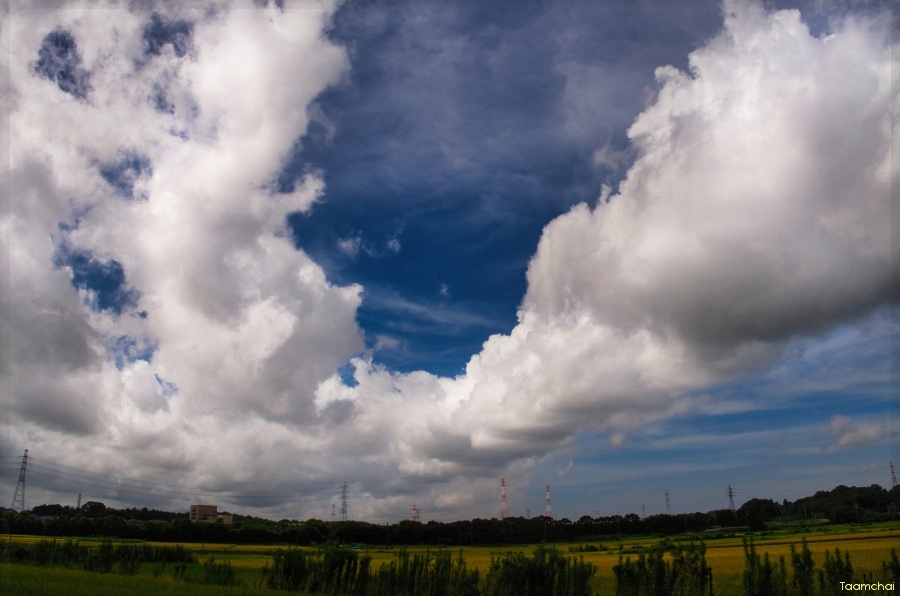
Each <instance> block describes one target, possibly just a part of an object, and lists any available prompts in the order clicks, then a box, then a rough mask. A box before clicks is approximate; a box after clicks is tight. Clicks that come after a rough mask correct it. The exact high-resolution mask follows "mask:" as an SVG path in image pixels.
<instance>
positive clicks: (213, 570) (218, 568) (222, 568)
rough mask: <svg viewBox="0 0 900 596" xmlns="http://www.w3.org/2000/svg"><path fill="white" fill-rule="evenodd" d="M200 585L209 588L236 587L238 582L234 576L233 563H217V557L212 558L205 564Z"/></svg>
mask: <svg viewBox="0 0 900 596" xmlns="http://www.w3.org/2000/svg"><path fill="white" fill-rule="evenodd" d="M200 583H201V584H205V585H208V586H236V585H238V580H237V578H236V577H235V576H234V569H233V568H232V567H231V563H229V562H228V561H225V562H224V563H216V559H215V557H210V558H208V559H207V560H206V562H205V563H203V575H202V576H201V577H200Z"/></svg>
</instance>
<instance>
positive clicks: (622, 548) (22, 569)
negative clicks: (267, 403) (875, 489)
mask: <svg viewBox="0 0 900 596" xmlns="http://www.w3.org/2000/svg"><path fill="white" fill-rule="evenodd" d="M42 538H43V537H34V536H15V535H14V536H12V537H11V539H12V540H13V541H14V542H21V543H33V542H36V541H38V540H40V539H42ZM741 538H742V537H741V536H731V537H725V538H707V539H706V541H705V543H706V548H707V550H706V559H707V563H708V565H709V566H710V567H712V570H713V585H714V593H715V594H716V596H742V595H743V590H742V580H741V575H742V572H743V571H744V563H745V558H744V551H743V545H742V541H741ZM803 538H806V539H807V541H808V544H809V548H810V550H811V551H812V555H813V560H814V562H815V565H816V568H821V567H822V565H823V563H824V559H825V551H826V550H828V551H831V552H832V553H833V552H834V550H835V549H836V548H840V550H841V552H849V553H850V556H851V557H852V563H853V569H854V575H857V576H859V577H862V576H863V574H867V573H872V574H873V575H875V576H878V575H879V574H880V573H881V563H882V561H885V560H886V559H887V558H888V557H889V555H890V551H891V548H896V547H897V545H898V544H900V523H886V524H876V525H870V526H844V527H835V526H831V527H828V528H819V529H818V531H813V532H809V531H805V530H804V531H797V530H789V529H786V530H784V531H781V532H770V533H764V534H756V535H754V540H755V542H756V548H757V551H758V552H759V553H760V554H762V553H766V552H768V553H769V555H770V557H772V558H773V559H774V560H777V559H778V557H779V556H782V555H784V556H785V557H786V558H789V553H790V545H791V544H794V545H799V543H800V541H801V540H802V539H803ZM8 539H9V538H8V537H6V536H3V537H2V538H0V540H4V541H5V540H8ZM669 540H671V541H672V542H678V537H673V538H670V539H669ZM659 541H660V539H658V538H653V537H644V538H627V539H624V538H623V539H622V540H607V541H599V542H584V543H571V544H565V543H564V544H555V545H553V546H555V547H556V548H558V549H560V550H561V551H562V552H563V554H564V555H566V556H571V557H575V558H582V557H583V560H584V561H586V562H590V563H592V564H593V565H595V566H596V569H597V573H596V575H595V576H594V577H593V579H592V580H591V586H592V588H593V590H594V591H595V593H597V594H612V593H614V590H615V576H614V573H613V567H614V566H615V565H616V564H618V562H619V557H620V556H621V557H623V558H629V557H630V558H631V559H632V560H634V559H636V558H637V557H638V555H639V554H640V553H642V552H646V551H647V550H648V549H649V548H650V547H651V546H653V545H655V544H657V543H658V542H659ZM79 542H80V543H81V544H82V545H90V544H97V545H99V544H100V540H99V539H79ZM150 544H153V545H156V544H158V543H150ZM182 546H184V547H186V548H188V549H190V550H192V551H193V552H194V553H195V555H196V558H197V560H198V563H195V564H192V565H188V568H187V570H186V571H185V572H184V574H183V576H181V577H179V578H177V579H176V578H175V577H173V573H172V570H171V568H170V567H169V568H166V569H165V571H164V572H163V573H159V569H156V570H155V571H156V573H155V574H154V569H153V568H152V566H151V565H149V564H146V565H143V566H142V567H141V568H140V569H139V570H138V572H137V574H135V575H133V576H127V577H126V576H122V575H118V574H115V573H108V574H100V573H90V572H86V571H81V570H68V569H62V568H46V567H30V566H27V565H12V564H3V565H0V593H2V594H29V595H30V594H75V595H78V594H92V595H93V594H100V595H103V594H123V593H132V594H199V595H201V596H202V595H204V594H226V595H228V594H247V593H258V592H259V591H270V592H273V593H274V591H273V590H268V589H267V588H266V587H265V586H264V582H263V581H262V577H263V576H262V572H261V569H262V568H264V567H267V566H268V567H271V566H272V561H273V554H274V552H275V551H276V550H277V549H278V548H286V546H285V545H234V544H210V543H206V544H200V543H197V544H182ZM535 548H537V547H536V546H510V547H497V546H493V547H463V548H462V549H460V548H452V547H451V548H447V549H445V550H450V551H451V552H452V554H453V556H454V557H455V556H456V555H457V553H459V552H460V551H462V556H463V558H464V559H465V561H466V564H467V566H468V568H469V569H478V570H479V572H480V574H481V577H482V578H484V576H485V575H486V573H487V571H488V569H489V567H490V563H491V559H492V558H500V557H501V556H503V555H505V554H506V553H508V552H522V553H525V554H526V555H531V554H532V553H533V551H534V550H535ZM309 550H314V549H309ZM399 550H400V549H399V548H387V547H360V549H359V554H360V555H367V556H369V557H371V558H372V563H371V569H373V570H375V569H378V567H379V566H380V565H381V564H383V563H384V564H387V563H390V562H391V561H394V560H395V559H396V557H397V555H398V553H399ZM426 550H430V551H431V552H435V551H436V550H438V549H437V548H435V547H430V549H427V548H426V547H407V551H408V552H410V553H419V552H425V551H426ZM210 556H213V557H215V559H216V561H219V562H227V563H229V564H230V565H231V566H232V567H233V569H234V572H235V577H236V578H237V580H238V581H239V582H240V583H241V584H242V586H241V587H238V588H233V587H224V586H204V585H201V584H200V583H198V579H199V578H200V576H201V573H202V563H203V561H204V560H206V559H207V558H208V557H210Z"/></svg>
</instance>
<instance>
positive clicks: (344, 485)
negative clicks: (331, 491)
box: [341, 480, 347, 521]
mask: <svg viewBox="0 0 900 596" xmlns="http://www.w3.org/2000/svg"><path fill="white" fill-rule="evenodd" d="M341 521H347V481H346V480H344V481H343V482H342V483H341Z"/></svg>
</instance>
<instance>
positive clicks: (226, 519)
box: [218, 513, 234, 526]
mask: <svg viewBox="0 0 900 596" xmlns="http://www.w3.org/2000/svg"><path fill="white" fill-rule="evenodd" d="M218 521H220V522H222V523H223V524H225V525H226V526H227V525H229V524H231V522H232V521H234V516H233V515H232V514H230V513H220V514H219V518H218Z"/></svg>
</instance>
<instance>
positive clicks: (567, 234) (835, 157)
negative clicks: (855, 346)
mask: <svg viewBox="0 0 900 596" xmlns="http://www.w3.org/2000/svg"><path fill="white" fill-rule="evenodd" d="M725 13H726V20H725V29H724V30H723V32H722V33H721V34H720V35H719V36H717V37H716V38H715V39H713V40H711V41H710V42H709V43H708V44H707V45H706V46H704V47H702V48H700V49H698V50H696V51H695V52H694V53H692V54H691V56H690V65H691V69H692V70H691V72H690V73H684V72H679V71H677V70H676V69H674V68H672V67H663V68H660V69H659V70H658V71H657V76H658V79H659V82H660V85H661V87H660V90H659V93H658V96H657V98H656V101H655V102H654V103H653V104H652V105H650V106H649V107H648V108H647V109H646V110H645V111H644V112H643V113H642V114H641V116H640V117H639V118H638V119H637V120H636V121H635V123H634V125H633V126H632V127H631V129H630V132H629V134H630V136H631V138H632V141H633V143H634V144H635V146H636V148H637V150H638V151H639V156H638V159H637V161H636V162H635V164H634V166H633V167H632V168H631V169H630V171H629V172H628V175H627V178H626V179H625V180H624V181H623V183H622V184H621V186H620V188H619V190H618V192H617V193H615V194H613V195H609V194H607V193H608V191H605V194H606V196H605V197H604V199H606V198H608V199H609V201H608V202H607V201H606V200H602V201H600V202H599V203H598V204H597V205H596V206H595V207H593V208H591V207H589V206H587V205H579V206H576V207H575V208H573V209H572V210H571V211H570V212H569V213H567V214H565V215H563V216H561V217H559V218H557V219H556V220H554V221H553V222H551V223H550V224H549V225H548V226H547V227H546V228H545V230H544V233H543V236H542V238H541V241H540V244H539V246H538V250H537V254H536V255H535V257H534V258H533V260H532V262H531V264H530V267H529V270H528V282H529V285H528V292H527V294H526V296H525V298H524V300H523V303H522V307H521V310H520V312H519V323H518V325H517V327H516V328H515V329H514V330H513V331H512V332H511V333H510V334H509V335H495V336H493V337H491V338H490V339H489V340H488V341H487V342H486V343H485V344H484V347H483V350H482V351H481V352H480V353H479V354H477V355H475V356H473V358H472V359H471V360H470V362H469V363H468V366H467V367H466V372H465V375H463V376H460V377H457V378H455V379H440V378H436V377H433V376H430V375H425V374H424V373H416V375H417V377H416V382H415V383H413V385H412V386H410V382H411V381H412V376H406V375H390V376H389V375H388V373H387V371H384V370H380V369H378V370H375V371H372V370H367V369H365V368H363V367H359V368H358V369H357V375H356V378H357V381H358V382H359V385H358V386H357V387H355V388H354V389H353V390H352V391H351V393H352V394H355V395H356V396H357V397H356V398H355V399H357V400H358V401H357V404H358V407H359V416H361V417H363V418H365V417H372V418H373V419H374V418H375V417H377V415H376V412H378V411H385V410H395V409H399V410H404V411H405V410H408V409H413V410H414V411H415V412H416V415H415V418H414V419H412V420H410V419H403V420H402V421H401V420H398V421H396V422H397V425H396V427H395V432H394V433H393V436H394V437H395V438H394V439H387V438H383V439H382V440H383V441H384V443H383V444H382V448H383V449H384V450H387V451H390V452H391V453H392V457H395V458H399V461H401V464H400V465H401V466H407V467H409V468H410V469H418V468H417V466H422V464H426V465H425V468H427V469H429V470H431V471H432V472H433V473H435V474H439V475H440V474H445V475H446V476H445V477H447V478H449V477H450V475H451V474H468V475H473V476H479V475H481V474H496V469H497V468H498V467H502V466H506V465H510V464H512V463H513V462H520V463H522V462H529V461H532V458H535V457H539V456H541V455H543V454H545V453H547V452H548V451H553V450H557V449H560V448H563V447H565V446H566V445H567V444H568V443H570V442H571V441H572V440H573V439H574V437H575V436H576V435H577V433H578V432H579V431H580V430H583V429H585V428H594V429H599V430H603V431H607V432H608V433H609V436H611V437H612V441H613V442H615V443H621V441H622V440H623V433H627V432H629V431H632V430H634V429H636V428H639V427H642V426H644V425H647V424H648V423H650V422H653V421H660V420H666V419H668V418H671V417H673V416H677V415H681V414H685V413H688V412H690V411H693V410H695V409H696V408H697V407H698V402H697V400H696V399H695V398H692V397H689V396H690V394H691V393H692V392H696V391H698V390H702V389H703V388H706V387H709V386H711V385H712V384H715V383H719V382H722V381H725V380H728V379H732V378H735V377H736V376H737V375H741V374H745V373H748V372H752V371H758V370H760V368H761V367H763V366H766V365H769V364H771V363H772V362H774V361H776V360H777V359H778V358H779V357H780V356H781V353H782V350H783V349H784V347H785V346H786V345H788V344H789V343H790V342H791V341H793V340H795V339H797V338H802V337H817V336H820V335H821V334H822V333H824V332H825V331H827V330H829V329H833V328H835V327H837V326H840V325H843V324H848V323H852V322H854V321H856V320H858V319H859V318H860V317H861V316H863V315H864V314H866V313H868V312H871V311H872V310H873V309H875V308H876V307H878V306H879V305H883V304H885V303H888V302H890V300H891V299H892V298H893V296H892V294H891V291H892V290H891V288H892V287H893V286H894V285H895V284H894V282H893V280H892V278H891V271H890V261H891V257H892V252H891V251H892V249H891V243H890V231H891V230H890V208H891V205H890V184H891V179H890V176H891V174H889V169H887V168H886V167H885V164H887V163H888V160H889V156H890V145H891V138H892V127H893V126H895V125H894V124H893V123H892V121H891V102H892V99H893V98H894V97H895V96H896V94H897V89H896V86H894V83H892V81H891V46H890V42H889V32H888V31H887V29H886V27H884V26H882V25H879V24H877V23H871V22H867V21H854V20H847V21H845V22H843V23H842V24H840V26H838V27H836V29H835V32H834V34H833V35H832V36H831V37H830V38H829V39H828V40H827V41H825V40H822V39H817V38H815V37H813V36H811V35H810V34H809V32H808V30H807V28H806V27H805V25H804V24H803V23H802V21H801V20H800V17H799V14H798V13H797V12H793V11H782V12H775V13H769V12H766V11H764V10H763V9H762V8H760V7H759V6H757V5H754V4H750V3H745V2H728V3H726V5H725ZM371 375H374V377H371ZM375 379H377V383H374V380H375ZM363 396H365V399H363ZM699 405H702V404H699ZM704 407H705V409H707V410H708V409H710V408H711V407H712V406H710V405H706V406H704ZM454 464H455V465H454ZM488 482H489V481H488Z"/></svg>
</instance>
